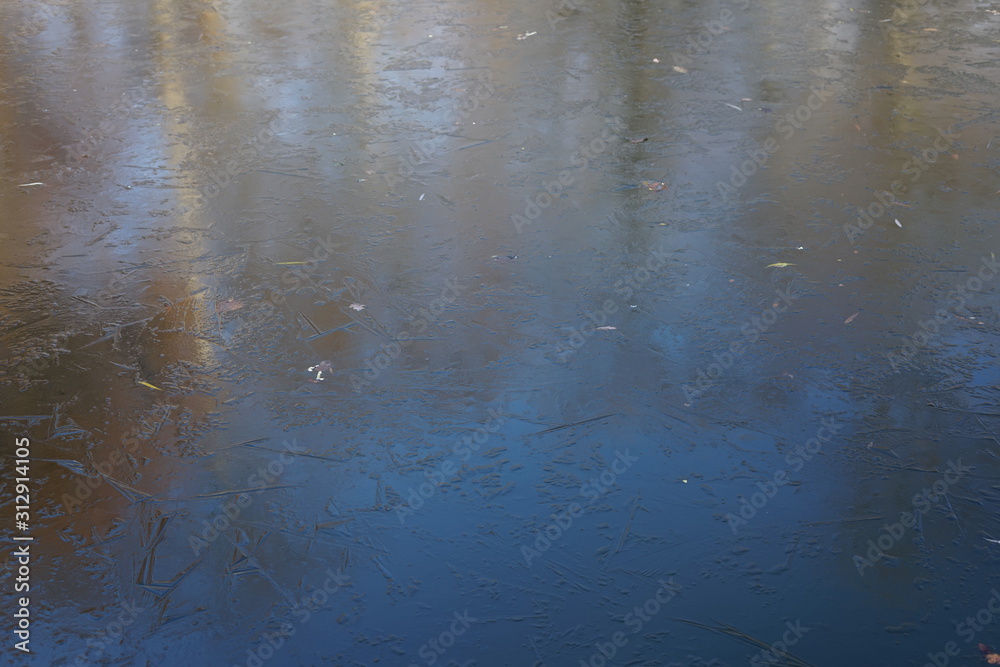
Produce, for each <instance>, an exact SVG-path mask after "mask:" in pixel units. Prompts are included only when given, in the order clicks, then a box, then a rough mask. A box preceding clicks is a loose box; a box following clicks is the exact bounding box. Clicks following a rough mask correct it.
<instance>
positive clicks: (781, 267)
mask: <svg viewBox="0 0 1000 667" xmlns="http://www.w3.org/2000/svg"><path fill="white" fill-rule="evenodd" d="M772 266H773V267H777V268H779V269H783V268H785V267H786V266H795V264H793V263H791V262H775V263H774V264H768V265H767V266H766V267H765V268H768V269H770V268H771V267H772Z"/></svg>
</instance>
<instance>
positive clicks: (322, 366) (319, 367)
mask: <svg viewBox="0 0 1000 667" xmlns="http://www.w3.org/2000/svg"><path fill="white" fill-rule="evenodd" d="M308 370H309V372H310V373H313V372H315V373H316V379H314V380H309V381H310V382H322V381H323V380H325V379H326V378H325V377H323V373H324V372H326V373H329V372H330V371H332V370H333V364H331V363H330V362H329V361H321V362H319V363H318V364H316V365H315V366H310V367H309V369H308Z"/></svg>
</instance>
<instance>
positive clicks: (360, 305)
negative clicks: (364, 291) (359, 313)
mask: <svg viewBox="0 0 1000 667" xmlns="http://www.w3.org/2000/svg"><path fill="white" fill-rule="evenodd" d="M348 308H350V309H351V310H364V309H365V304H363V303H352V304H351V305H349V306H348Z"/></svg>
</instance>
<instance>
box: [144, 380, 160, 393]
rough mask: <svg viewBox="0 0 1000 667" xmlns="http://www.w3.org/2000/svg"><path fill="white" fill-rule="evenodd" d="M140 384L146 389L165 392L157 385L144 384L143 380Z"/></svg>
mask: <svg viewBox="0 0 1000 667" xmlns="http://www.w3.org/2000/svg"><path fill="white" fill-rule="evenodd" d="M139 384H141V385H143V386H144V387H149V388H150V389H155V390H156V391H163V390H162V389H160V388H159V387H157V386H156V385H153V384H149V383H148V382H143V381H142V380H139Z"/></svg>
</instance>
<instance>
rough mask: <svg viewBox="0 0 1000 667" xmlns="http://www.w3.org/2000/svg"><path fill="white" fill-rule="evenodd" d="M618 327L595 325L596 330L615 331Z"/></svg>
mask: <svg viewBox="0 0 1000 667" xmlns="http://www.w3.org/2000/svg"><path fill="white" fill-rule="evenodd" d="M617 329H618V327H597V330H598V331H616V330H617Z"/></svg>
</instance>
